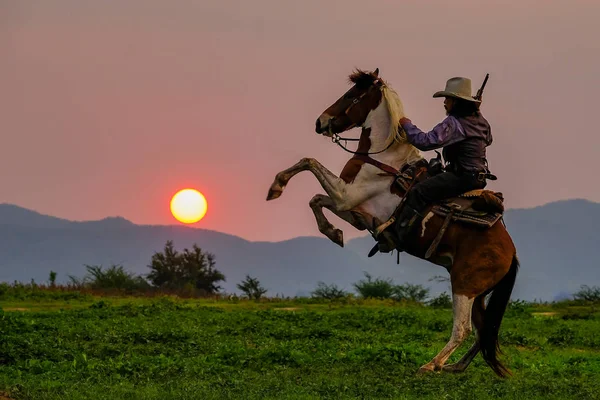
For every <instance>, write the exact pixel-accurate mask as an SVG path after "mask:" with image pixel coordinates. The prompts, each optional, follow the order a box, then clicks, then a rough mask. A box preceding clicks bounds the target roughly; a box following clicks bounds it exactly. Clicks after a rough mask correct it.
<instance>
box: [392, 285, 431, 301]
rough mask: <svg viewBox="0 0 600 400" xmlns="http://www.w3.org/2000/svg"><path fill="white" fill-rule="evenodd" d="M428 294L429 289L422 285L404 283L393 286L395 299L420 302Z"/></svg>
mask: <svg viewBox="0 0 600 400" xmlns="http://www.w3.org/2000/svg"><path fill="white" fill-rule="evenodd" d="M427 296H429V289H426V288H424V287H423V286H422V285H411V284H410V283H405V284H403V285H397V286H395V287H394V298H396V299H397V300H410V301H416V302H419V303H422V302H424V301H425V299H427Z"/></svg>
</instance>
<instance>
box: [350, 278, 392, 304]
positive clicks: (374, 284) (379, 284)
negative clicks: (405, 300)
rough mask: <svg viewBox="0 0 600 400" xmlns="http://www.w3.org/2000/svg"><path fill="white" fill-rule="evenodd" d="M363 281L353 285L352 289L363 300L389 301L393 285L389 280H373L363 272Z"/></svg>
mask: <svg viewBox="0 0 600 400" xmlns="http://www.w3.org/2000/svg"><path fill="white" fill-rule="evenodd" d="M364 274H365V277H366V278H367V279H366V280H365V279H361V280H360V281H358V282H356V283H354V284H353V285H354V288H355V289H356V290H357V291H358V293H359V294H360V295H361V296H362V297H364V298H369V297H373V298H377V299H389V298H391V297H392V296H393V295H394V283H393V282H392V280H391V279H381V278H377V279H375V280H373V277H372V276H371V275H370V274H369V273H367V272H365V273H364Z"/></svg>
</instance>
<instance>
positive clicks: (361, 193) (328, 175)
mask: <svg viewBox="0 0 600 400" xmlns="http://www.w3.org/2000/svg"><path fill="white" fill-rule="evenodd" d="M302 171H310V172H312V173H313V175H314V176H315V178H317V180H318V181H319V183H320V184H321V186H322V187H323V189H324V190H325V192H327V195H328V196H329V197H330V198H331V200H332V201H333V207H335V210H337V211H348V210H350V209H352V208H354V207H355V206H357V205H359V204H360V203H362V202H364V201H365V200H367V199H368V198H369V197H371V196H373V194H374V192H375V191H376V190H380V188H360V189H359V188H356V187H355V186H353V185H352V184H350V183H346V182H344V180H342V179H341V178H339V177H337V176H335V175H334V174H333V173H332V172H331V171H329V170H328V169H327V168H325V167H324V166H323V165H321V163H320V162H318V161H317V160H315V159H314V158H303V159H302V160H300V161H299V162H298V163H297V164H295V165H294V166H292V167H290V168H288V169H286V170H283V171H281V172H279V173H278V174H277V175H276V176H275V180H274V181H273V184H272V185H271V187H270V188H269V193H268V194H267V200H274V199H277V198H278V197H279V196H281V194H282V193H283V189H285V186H286V185H287V184H288V182H289V181H290V179H292V177H294V176H295V175H296V174H298V173H299V172H302Z"/></svg>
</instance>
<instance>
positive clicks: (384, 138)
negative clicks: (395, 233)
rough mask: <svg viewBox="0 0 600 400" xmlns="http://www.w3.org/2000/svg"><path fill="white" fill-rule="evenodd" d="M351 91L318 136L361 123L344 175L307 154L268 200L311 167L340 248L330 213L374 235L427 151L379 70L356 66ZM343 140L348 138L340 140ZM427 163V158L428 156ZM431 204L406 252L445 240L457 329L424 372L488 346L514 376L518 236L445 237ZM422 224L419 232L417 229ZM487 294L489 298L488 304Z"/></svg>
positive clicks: (441, 258)
mask: <svg viewBox="0 0 600 400" xmlns="http://www.w3.org/2000/svg"><path fill="white" fill-rule="evenodd" d="M349 83H350V84H351V85H352V86H351V87H350V89H349V90H348V91H347V92H346V93H344V94H343V95H342V96H341V97H340V98H338V99H337V100H336V101H335V102H334V103H333V104H332V105H331V106H329V107H328V108H327V109H326V110H325V111H324V112H323V113H322V114H321V115H320V116H319V117H318V118H317V120H316V123H315V131H316V133H317V134H322V135H323V136H326V137H329V138H332V139H333V140H334V141H339V139H340V137H339V135H338V134H339V133H342V132H345V131H347V130H349V129H351V128H354V127H360V128H361V134H360V138H359V140H358V148H357V150H356V152H353V153H354V155H353V156H352V157H351V158H350V159H349V160H348V161H347V163H346V164H345V166H344V167H343V169H342V171H341V173H340V175H339V177H338V176H336V175H335V174H333V173H332V172H331V171H329V170H328V169H327V168H325V167H324V166H323V165H322V164H321V163H320V162H319V161H317V160H316V159H314V158H303V159H301V160H300V161H299V162H298V163H296V164H295V165H293V166H292V167H290V168H287V169H285V170H283V171H281V172H279V173H277V174H276V176H275V179H274V181H273V183H272V185H271V187H270V188H269V191H268V195H267V201H269V200H274V199H277V198H279V197H280V196H281V195H282V193H283V190H284V188H285V187H286V185H287V184H288V182H289V181H290V179H291V178H292V177H294V176H295V175H296V174H298V173H299V172H302V171H310V172H311V173H312V174H313V175H314V176H315V177H316V178H317V180H318V181H319V183H320V184H321V186H322V187H323V189H324V190H325V192H326V193H327V195H323V194H316V195H315V196H314V197H312V199H311V200H310V202H309V206H310V208H311V209H312V211H313V213H314V216H315V219H316V222H317V226H318V228H319V231H320V232H321V233H322V234H323V235H325V236H326V237H328V238H329V239H330V240H331V241H333V242H334V243H336V244H338V245H339V246H342V247H343V245H344V242H343V232H342V231H341V230H339V229H337V228H335V227H334V226H333V225H332V224H331V223H330V222H329V221H328V220H327V218H326V217H325V215H324V214H323V208H326V209H328V210H330V211H331V212H333V214H335V215H336V216H338V217H339V218H341V219H343V220H345V221H347V222H348V223H350V224H351V225H352V226H353V227H355V228H356V229H358V230H360V231H364V230H368V231H369V232H371V233H372V234H373V232H376V231H377V229H378V228H379V227H380V226H381V225H382V224H384V223H385V222H386V221H390V220H391V218H392V216H393V214H394V212H395V210H396V209H397V207H398V206H399V205H400V203H401V201H402V198H403V196H404V195H405V194H406V193H405V192H403V191H401V190H398V188H397V186H395V185H394V181H395V179H396V177H397V174H395V172H398V171H402V170H403V169H405V168H407V167H409V166H412V165H415V164H418V163H422V162H423V161H425V160H424V158H423V155H422V154H421V152H420V151H419V150H418V149H416V148H415V147H414V146H412V145H411V144H410V143H408V141H407V139H406V134H405V133H404V131H403V130H402V129H401V126H400V125H399V121H400V119H401V118H402V117H404V109H403V105H402V102H401V101H400V98H399V97H398V94H397V93H396V92H395V91H394V90H393V89H392V88H391V87H390V86H389V84H388V83H387V82H385V81H384V80H383V79H381V78H380V77H379V69H375V70H374V71H371V72H369V71H364V70H360V69H357V70H355V71H353V73H352V74H351V75H350V76H349ZM338 144H341V143H338ZM425 162H426V161H425ZM430 210H431V208H428V209H427V210H426V211H425V212H424V213H423V214H424V215H425V217H424V218H423V219H422V221H421V223H420V224H417V225H420V226H414V227H413V232H412V233H411V238H410V239H408V243H407V244H408V246H407V248H406V250H405V251H406V252H407V253H409V254H411V255H413V256H415V257H418V258H421V259H425V256H424V255H425V253H426V249H428V248H429V246H430V245H431V243H432V242H433V241H434V240H437V241H438V242H439V243H438V246H437V250H436V252H435V254H434V255H433V256H430V257H429V258H428V261H430V262H432V263H434V264H436V265H439V266H442V267H444V268H446V269H447V271H448V272H449V274H450V283H451V291H452V309H453V327H452V334H451V337H450V340H449V341H448V343H447V344H446V345H445V346H444V348H443V349H442V350H441V351H440V352H439V353H438V354H437V355H436V356H435V357H434V358H433V359H432V360H431V361H429V362H428V363H426V364H424V365H422V366H421V367H420V368H419V370H418V371H417V372H418V373H427V372H431V371H447V372H463V371H465V369H466V368H467V367H468V366H469V364H470V363H471V361H472V360H473V359H474V358H475V356H476V355H477V354H478V353H479V352H480V351H481V353H482V357H483V359H484V360H485V362H486V363H487V364H488V365H489V366H490V368H491V369H492V370H493V371H494V372H495V373H496V374H497V375H498V376H500V377H507V376H509V375H512V372H511V371H510V370H509V369H508V368H507V367H506V366H504V364H503V363H502V362H501V361H500V359H499V354H500V346H499V342H498V333H499V329H500V324H501V322H502V319H503V316H504V313H505V310H506V307H507V305H508V302H509V300H510V296H511V294H512V290H513V287H514V284H515V280H516V275H517V271H518V269H519V260H518V258H517V253H516V248H515V245H514V243H513V241H512V238H511V236H510V235H509V233H508V231H507V230H506V226H505V225H504V224H503V223H502V224H500V223H496V224H494V225H492V226H491V227H489V228H487V229H481V228H479V227H475V226H473V225H468V224H461V223H451V224H449V226H447V227H445V229H446V230H445V233H444V234H443V236H442V238H441V240H440V238H439V237H437V236H438V233H440V229H441V228H442V227H443V225H444V223H445V222H446V225H447V221H445V219H444V218H443V217H441V216H439V215H437V214H435V213H432V212H431V211H430ZM415 228H418V229H416V230H417V232H414V231H415ZM486 298H487V303H486ZM473 331H474V332H475V337H476V340H475V343H474V344H473V345H472V347H471V348H470V349H469V350H468V351H467V352H466V354H465V355H464V356H463V357H462V358H461V359H460V360H459V361H458V362H456V363H454V364H448V365H446V361H447V360H448V359H449V357H450V356H451V355H452V353H453V352H454V351H455V350H456V349H457V348H458V347H459V346H460V345H461V343H463V341H464V340H465V339H466V338H467V337H468V336H469V335H470V334H471V332H473Z"/></svg>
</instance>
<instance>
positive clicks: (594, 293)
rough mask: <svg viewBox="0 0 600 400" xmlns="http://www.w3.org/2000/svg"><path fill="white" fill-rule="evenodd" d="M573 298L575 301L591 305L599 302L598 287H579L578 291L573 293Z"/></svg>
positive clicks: (599, 288) (599, 289) (599, 290)
mask: <svg viewBox="0 0 600 400" xmlns="http://www.w3.org/2000/svg"><path fill="white" fill-rule="evenodd" d="M573 297H574V298H575V300H583V301H589V302H593V303H597V302H600V287H597V286H594V287H589V286H588V285H581V288H580V290H579V291H577V292H575V293H573Z"/></svg>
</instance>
